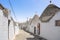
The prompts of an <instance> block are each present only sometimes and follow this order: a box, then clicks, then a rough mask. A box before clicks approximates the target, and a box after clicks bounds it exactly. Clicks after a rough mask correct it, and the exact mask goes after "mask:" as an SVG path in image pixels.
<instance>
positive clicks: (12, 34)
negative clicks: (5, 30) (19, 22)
mask: <svg viewBox="0 0 60 40" xmlns="http://www.w3.org/2000/svg"><path fill="white" fill-rule="evenodd" d="M13 24H14V23H13V21H12V20H11V21H10V25H9V40H13V37H14V25H13Z"/></svg>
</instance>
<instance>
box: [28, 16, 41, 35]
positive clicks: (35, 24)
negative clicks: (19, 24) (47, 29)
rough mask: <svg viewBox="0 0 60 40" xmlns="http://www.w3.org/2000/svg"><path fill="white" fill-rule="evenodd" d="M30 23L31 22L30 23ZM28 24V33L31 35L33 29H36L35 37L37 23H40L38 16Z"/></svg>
mask: <svg viewBox="0 0 60 40" xmlns="http://www.w3.org/2000/svg"><path fill="white" fill-rule="evenodd" d="M31 21H32V22H31ZM31 21H30V23H31V25H29V26H28V27H29V32H31V33H33V34H34V27H36V35H38V32H37V30H38V29H37V25H38V23H40V20H39V17H38V15H37V16H35V18H34V19H33V20H31Z"/></svg>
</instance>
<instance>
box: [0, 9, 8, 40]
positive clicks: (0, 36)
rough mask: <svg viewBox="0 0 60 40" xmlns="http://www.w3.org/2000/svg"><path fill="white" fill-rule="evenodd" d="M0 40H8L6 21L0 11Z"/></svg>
mask: <svg viewBox="0 0 60 40" xmlns="http://www.w3.org/2000/svg"><path fill="white" fill-rule="evenodd" d="M0 40H8V19H7V17H5V16H4V15H3V10H1V9H0Z"/></svg>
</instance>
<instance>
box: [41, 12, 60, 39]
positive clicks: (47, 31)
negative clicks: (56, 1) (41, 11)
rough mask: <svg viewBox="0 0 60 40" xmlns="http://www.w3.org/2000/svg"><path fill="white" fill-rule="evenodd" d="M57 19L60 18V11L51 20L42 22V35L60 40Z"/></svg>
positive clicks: (59, 28)
mask: <svg viewBox="0 0 60 40" xmlns="http://www.w3.org/2000/svg"><path fill="white" fill-rule="evenodd" d="M55 20H60V12H57V13H56V15H55V16H54V17H53V18H52V19H51V20H50V21H49V22H45V23H44V22H41V23H40V26H41V28H40V30H41V31H40V36H42V37H44V38H46V39H47V40H60V26H59V27H58V26H55Z"/></svg>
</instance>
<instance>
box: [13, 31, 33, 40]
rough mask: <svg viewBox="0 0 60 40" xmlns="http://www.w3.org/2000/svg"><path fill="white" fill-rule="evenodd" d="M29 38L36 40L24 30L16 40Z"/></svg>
mask: <svg viewBox="0 0 60 40" xmlns="http://www.w3.org/2000/svg"><path fill="white" fill-rule="evenodd" d="M27 38H34V36H32V35H30V34H29V33H27V32H25V31H23V30H20V31H19V33H18V34H17V35H16V36H15V39H14V40H27Z"/></svg>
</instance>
